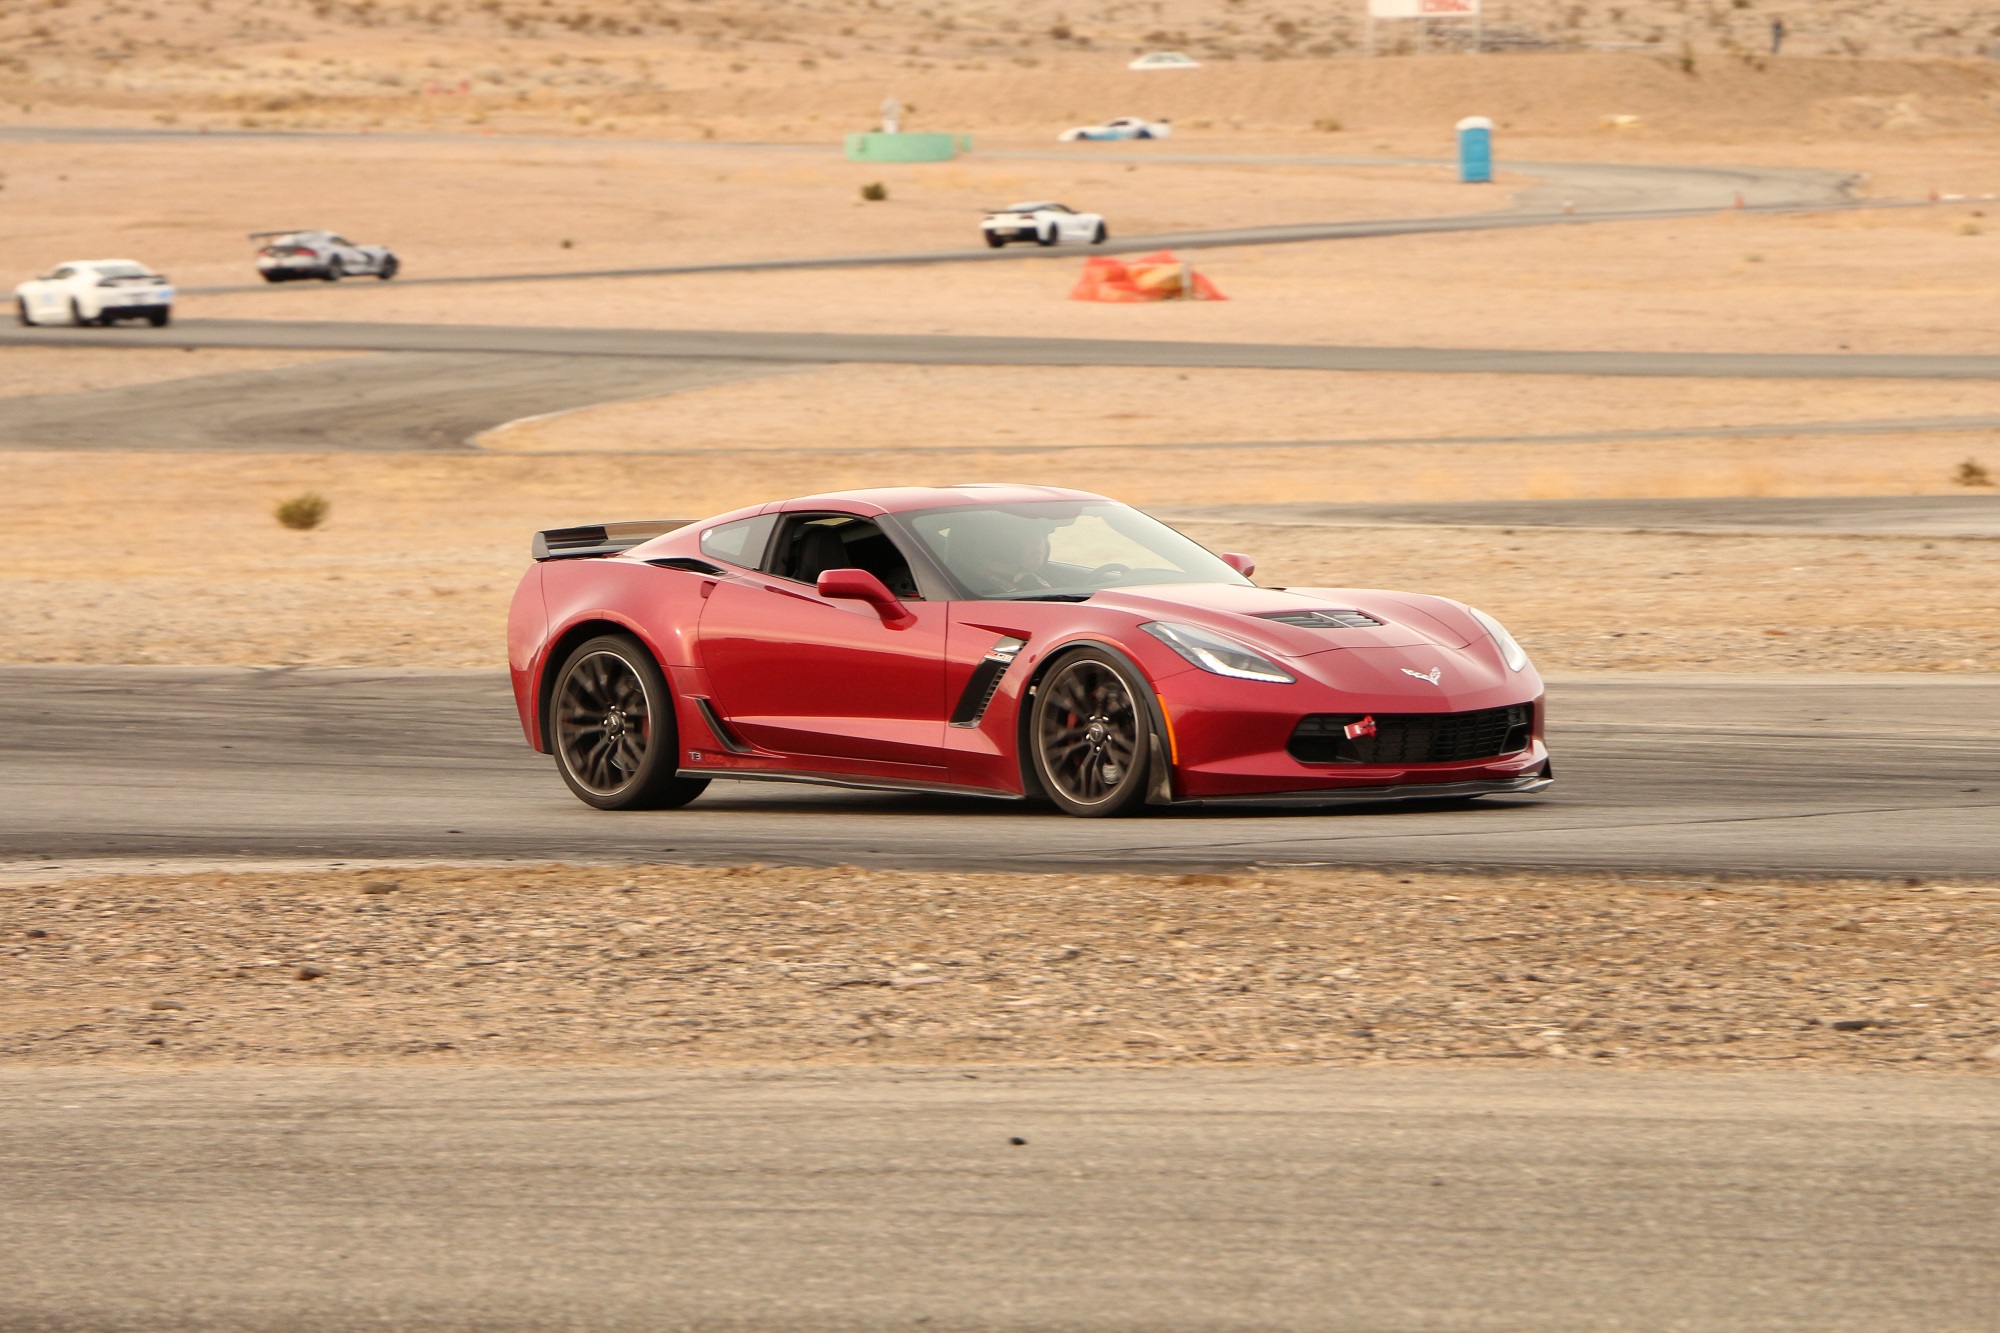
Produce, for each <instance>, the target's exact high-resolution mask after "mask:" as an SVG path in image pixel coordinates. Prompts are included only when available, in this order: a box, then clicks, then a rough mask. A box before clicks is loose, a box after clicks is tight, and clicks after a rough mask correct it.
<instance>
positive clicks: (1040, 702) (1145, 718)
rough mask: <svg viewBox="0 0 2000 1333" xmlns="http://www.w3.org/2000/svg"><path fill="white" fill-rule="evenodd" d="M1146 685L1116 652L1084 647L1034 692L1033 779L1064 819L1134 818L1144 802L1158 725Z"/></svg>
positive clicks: (1051, 671) (1063, 661)
mask: <svg viewBox="0 0 2000 1333" xmlns="http://www.w3.org/2000/svg"><path fill="white" fill-rule="evenodd" d="M1142 689H1143V686H1141V685H1139V684H1138V683H1136V682H1135V681H1134V680H1133V679H1132V678H1131V675H1130V672H1129V669H1128V668H1127V667H1125V666H1124V665H1123V664H1122V663H1120V662H1118V661H1117V660H1116V659H1115V658H1114V657H1113V656H1112V655H1111V654H1109V653H1107V652H1104V651H1103V650H1101V649H1096V648H1082V649H1078V650H1077V651H1076V652H1073V653H1070V654H1069V655H1067V656H1065V657H1063V658H1062V659H1061V660H1059V661H1058V662H1057V663H1056V664H1055V665H1054V666H1053V667H1051V668H1050V669H1049V673H1048V675H1046V676H1044V677H1043V678H1042V680H1041V682H1040V683H1039V684H1038V685H1037V686H1036V689H1035V707H1034V713H1033V716H1032V717H1031V719H1030V721H1029V744H1030V745H1031V746H1032V747H1033V753H1034V760H1035V776H1036V777H1037V778H1039V779H1040V780H1041V784H1042V790H1043V791H1044V792H1045V793H1046V794H1047V795H1048V798H1049V799H1050V800H1052V801H1054V802H1055V803H1056V805H1057V806H1058V807H1059V808H1061V809H1062V810H1063V811H1064V812H1065V813H1067V814H1072V815H1086V816H1101V815H1122V814H1130V813H1132V812H1134V811H1136V810H1138V809H1140V808H1142V806H1143V803H1144V801H1145V798H1146V776H1147V769H1148V768H1149V767H1150V764H1151V760H1152V723H1151V719H1150V715H1149V714H1148V712H1147V710H1146V706H1145V705H1144V704H1143V703H1142V702H1141V699H1142V698H1143V695H1142V693H1141V691H1142Z"/></svg>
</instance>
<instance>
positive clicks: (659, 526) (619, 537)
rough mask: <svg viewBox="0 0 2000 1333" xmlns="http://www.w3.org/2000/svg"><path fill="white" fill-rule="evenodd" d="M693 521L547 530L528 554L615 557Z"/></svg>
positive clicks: (550, 557)
mask: <svg viewBox="0 0 2000 1333" xmlns="http://www.w3.org/2000/svg"><path fill="white" fill-rule="evenodd" d="M694 521H695V520H693V519H691V518H650V519H640V520H638V521H636V522H631V523H592V524H590V525H588V526H586V527H581V528H549V529H547V530H546V531H543V532H538V533H536V534H535V541H534V544H533V546H531V547H530V548H529V553H530V554H531V555H533V556H534V557H535V559H537V560H580V559H582V558H584V557H585V556H592V555H617V554H618V553H619V552H620V551H629V550H631V549H632V548H633V547H635V546H637V545H639V544H640V543H642V542H649V541H651V540H653V538H655V537H664V536H666V535H667V534H668V533H670V532H672V531H674V530H675V529H676V528H684V527H686V526H687V525H688V524H690V523H692V522H694Z"/></svg>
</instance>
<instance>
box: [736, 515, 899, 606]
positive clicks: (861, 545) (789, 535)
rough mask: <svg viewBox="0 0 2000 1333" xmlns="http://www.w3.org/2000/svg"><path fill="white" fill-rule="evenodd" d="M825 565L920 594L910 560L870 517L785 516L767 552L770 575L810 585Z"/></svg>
mask: <svg viewBox="0 0 2000 1333" xmlns="http://www.w3.org/2000/svg"><path fill="white" fill-rule="evenodd" d="M829 569H865V570H867V571H868V572H869V573H870V574H873V575H874V576H875V577H876V578H878V579H880V580H882V582H883V584H884V585H885V586H887V588H888V589H889V591H890V592H893V593H895V594H896V595H897V596H898V597H902V598H905V599H908V600H915V599H917V598H918V597H920V595H921V594H920V593H919V592H918V589H917V580H916V576H915V575H913V574H911V573H910V562H909V561H908V560H905V559H904V558H903V553H902V552H901V551H899V550H897V549H896V544H895V543H894V542H893V541H891V540H889V535H888V534H887V533H885V532H883V531H882V529H881V527H880V525H878V524H877V523H876V522H875V521H874V520H873V519H866V518H857V517H855V516H854V515H852V514H788V515H786V516H785V526H784V528H783V529H782V530H781V531H780V532H779V534H778V544H777V546H776V548H775V549H774V550H773V552H772V556H771V573H773V574H776V575H777V576H778V577H779V578H785V579H795V580H797V581H798V582H800V583H816V582H818V581H819V576H820V575H821V574H824V573H825V572H826V571H827V570H829Z"/></svg>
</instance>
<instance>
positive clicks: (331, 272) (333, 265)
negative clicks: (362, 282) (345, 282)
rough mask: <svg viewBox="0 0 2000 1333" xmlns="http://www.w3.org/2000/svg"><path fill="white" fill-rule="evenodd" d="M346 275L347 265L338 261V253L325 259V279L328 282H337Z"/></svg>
mask: <svg viewBox="0 0 2000 1333" xmlns="http://www.w3.org/2000/svg"><path fill="white" fill-rule="evenodd" d="M346 276H347V266H346V265H345V264H343V263H341V262H340V256H339V255H335V256H334V257H333V258H331V259H329V260H327V261H326V280H327V281H328V282H339V281H340V280H341V279H342V278H344V277H346Z"/></svg>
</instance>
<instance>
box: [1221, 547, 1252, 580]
mask: <svg viewBox="0 0 2000 1333" xmlns="http://www.w3.org/2000/svg"><path fill="white" fill-rule="evenodd" d="M1222 563H1223V564H1225V565H1228V566H1229V567H1230V568H1231V569H1233V570H1235V571H1236V572H1237V573H1238V574H1241V575H1242V576H1243V577H1244V578H1246V579H1247V578H1249V577H1250V576H1251V575H1252V574H1255V573H1256V572H1257V562H1256V561H1255V560H1252V559H1251V558H1250V557H1249V556H1247V555H1238V554H1237V553H1236V552H1234V551H1224V552H1223V553H1222Z"/></svg>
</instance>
